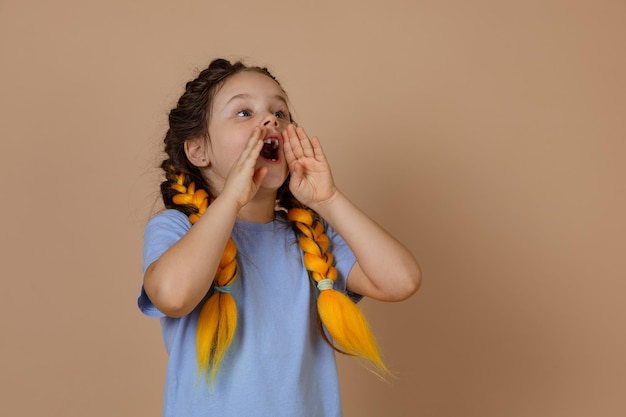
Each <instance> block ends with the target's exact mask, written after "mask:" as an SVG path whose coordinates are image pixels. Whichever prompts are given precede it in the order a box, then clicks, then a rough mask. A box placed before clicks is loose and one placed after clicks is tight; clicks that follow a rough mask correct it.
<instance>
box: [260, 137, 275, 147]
mask: <svg viewBox="0 0 626 417" xmlns="http://www.w3.org/2000/svg"><path fill="white" fill-rule="evenodd" d="M263 143H265V144H266V145H272V148H274V149H278V139H274V138H267V139H265V140H264V141H263Z"/></svg>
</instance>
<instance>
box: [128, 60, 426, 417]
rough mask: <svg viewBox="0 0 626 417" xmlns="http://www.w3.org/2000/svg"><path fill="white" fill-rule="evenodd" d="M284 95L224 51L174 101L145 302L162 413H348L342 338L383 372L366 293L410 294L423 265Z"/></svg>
mask: <svg viewBox="0 0 626 417" xmlns="http://www.w3.org/2000/svg"><path fill="white" fill-rule="evenodd" d="M288 102H289V101H288V98H287V94H286V93H285V91H284V90H283V89H282V88H281V86H280V84H279V83H278V81H277V80H276V79H275V78H274V77H273V76H272V75H271V74H270V73H269V72H268V70H267V69H266V68H259V67H247V66H245V65H244V64H242V63H240V62H236V63H234V64H231V63H230V62H228V61H226V60H223V59H217V60H215V61H213V62H212V63H211V64H210V65H209V67H208V68H207V69H205V70H204V71H202V72H201V73H200V74H199V76H198V78H196V79H195V80H193V81H190V82H188V83H187V85H186V90H185V92H184V94H183V95H182V96H181V97H180V99H179V101H178V103H177V106H176V107H175V108H174V109H173V110H172V111H171V112H170V116H169V130H168V131H167V134H166V136H165V140H164V142H165V152H166V153H167V158H166V159H165V160H164V161H163V163H162V165H161V167H162V168H163V170H164V171H165V178H166V179H165V181H164V182H163V183H162V184H161V192H162V196H163V201H164V203H165V208H166V210H165V211H163V212H162V213H160V214H158V215H156V216H155V217H154V218H152V219H151V220H150V222H149V223H148V225H147V226H146V230H145V247H144V281H143V287H142V291H141V294H140V296H139V300H138V302H139V307H140V309H141V311H142V312H143V313H145V314H147V315H148V316H152V317H160V319H161V324H162V328H163V338H164V340H165V345H166V349H167V352H168V354H169V360H168V366H167V377H166V383H165V398H164V410H163V415H164V416H185V417H194V416H220V417H225V416H238V417H241V416H245V417H247V416H272V417H277V416H286V417H293V416H320V417H329V416H340V415H341V404H340V398H339V387H338V377H337V369H336V365H335V357H334V350H338V351H342V352H344V353H348V354H350V355H355V356H358V357H361V358H363V359H364V360H365V361H366V362H367V363H369V364H370V365H371V368H372V369H373V371H374V372H375V373H378V374H380V375H383V376H384V374H385V373H386V372H387V369H386V367H385V365H384V364H383V362H382V361H381V359H380V356H379V353H378V350H377V348H376V345H375V343H374V340H373V338H372V337H371V334H370V332H369V329H368V327H367V324H366V322H365V321H364V319H363V317H362V315H361V314H360V312H359V310H358V307H356V304H355V302H356V301H358V300H359V299H360V298H361V297H362V296H368V297H371V298H374V299H377V300H383V301H399V300H403V299H405V298H407V297H409V296H411V295H412V294H413V293H415V291H417V289H418V287H419V284H420V270H419V266H418V264H417V262H416V261H415V259H414V258H413V256H412V255H411V254H410V253H409V251H408V250H407V249H406V248H405V247H404V246H403V245H402V244H400V243H399V242H398V241H397V240H396V239H394V238H393V237H392V236H390V235H389V234H388V233H387V232H386V231H384V230H383V229H382V228H381V227H380V226H378V225H377V224H376V223H375V222H373V221H372V220H371V219H370V218H368V217H367V216H366V215H365V214H364V213H363V212H362V211H361V210H360V209H358V208H357V207H356V206H355V205H354V204H352V203H351V202H350V200H348V199H347V198H346V196H345V195H344V194H342V193H341V191H339V190H338V189H337V187H336V186H335V183H334V182H333V178H332V175H331V171H330V168H329V165H328V163H327V161H326V157H325V156H324V153H323V151H322V148H321V145H320V141H319V140H318V139H317V138H316V137H311V138H310V137H309V136H308V135H307V134H306V132H305V131H304V129H303V128H302V127H296V126H295V124H294V121H293V120H292V118H291V115H290V112H289V106H288ZM346 294H347V296H346Z"/></svg>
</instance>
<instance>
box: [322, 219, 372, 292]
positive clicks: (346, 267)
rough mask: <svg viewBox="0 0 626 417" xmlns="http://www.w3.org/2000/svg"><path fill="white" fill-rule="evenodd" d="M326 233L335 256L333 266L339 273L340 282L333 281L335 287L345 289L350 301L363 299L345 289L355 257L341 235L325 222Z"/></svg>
mask: <svg viewBox="0 0 626 417" xmlns="http://www.w3.org/2000/svg"><path fill="white" fill-rule="evenodd" d="M326 235H327V236H328V239H329V240H330V242H331V248H330V250H331V253H332V254H333V257H334V258H335V268H337V272H338V273H339V274H338V275H339V276H338V279H341V282H336V283H335V285H336V289H340V290H342V291H345V293H346V295H348V297H350V298H351V299H352V301H354V302H355V303H358V302H359V301H361V299H363V296H362V295H361V294H357V293H354V292H351V291H348V290H347V289H346V286H347V279H348V274H349V273H350V270H352V267H353V266H354V264H355V263H356V257H355V256H354V253H353V252H352V249H350V247H349V246H348V244H347V243H346V241H345V240H344V239H343V238H342V237H341V235H339V233H337V232H336V231H335V229H333V228H332V227H330V225H328V224H326Z"/></svg>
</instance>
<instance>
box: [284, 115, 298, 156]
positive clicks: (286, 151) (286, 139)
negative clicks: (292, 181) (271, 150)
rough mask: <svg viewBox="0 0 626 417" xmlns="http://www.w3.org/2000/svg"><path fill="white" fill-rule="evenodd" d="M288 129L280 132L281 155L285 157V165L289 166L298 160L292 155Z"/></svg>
mask: <svg viewBox="0 0 626 417" xmlns="http://www.w3.org/2000/svg"><path fill="white" fill-rule="evenodd" d="M289 127H292V125H289V126H287V129H285V130H283V131H282V132H281V134H282V137H283V147H284V148H283V154H284V155H285V160H286V161H287V165H291V164H292V163H293V162H294V161H296V160H297V159H298V157H297V156H296V155H295V154H294V151H293V147H292V146H291V140H290V133H289Z"/></svg>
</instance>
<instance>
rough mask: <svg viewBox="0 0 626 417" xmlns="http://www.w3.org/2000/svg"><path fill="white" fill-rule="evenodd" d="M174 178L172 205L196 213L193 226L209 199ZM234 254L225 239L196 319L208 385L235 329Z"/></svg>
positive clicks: (201, 363) (231, 244) (179, 176)
mask: <svg viewBox="0 0 626 417" xmlns="http://www.w3.org/2000/svg"><path fill="white" fill-rule="evenodd" d="M175 177H176V184H173V185H172V189H174V190H176V191H178V192H179V193H180V194H176V195H174V197H173V198H172V201H173V202H174V204H177V205H182V206H184V205H186V206H192V207H195V208H197V209H198V212H197V213H194V214H191V215H189V221H190V222H191V224H194V223H196V222H197V221H198V219H200V216H202V215H203V214H204V212H205V211H206V208H207V207H208V205H209V196H208V194H207V192H206V191H205V190H203V189H198V190H196V189H195V183H193V182H192V183H191V184H189V185H188V186H185V185H184V183H185V174H182V173H181V174H176V175H175ZM236 254H237V246H236V245H235V242H234V241H233V240H232V239H228V242H226V247H225V248H224V253H223V254H222V258H221V260H220V263H219V266H218V268H217V271H216V273H215V278H214V279H213V290H214V292H213V294H212V295H211V296H210V297H209V299H208V300H207V301H206V302H205V303H204V305H203V306H202V309H201V310H200V315H199V317H198V325H197V330H196V351H197V358H198V372H201V373H204V374H205V375H206V376H207V377H208V375H209V369H210V370H211V372H210V375H211V384H212V383H213V382H214V381H215V376H216V375H217V371H218V369H219V367H220V364H221V362H222V359H223V357H224V354H225V353H226V351H227V350H228V348H229V347H230V344H231V343H232V341H233V338H234V337H235V330H236V329H237V305H236V304H235V299H234V298H233V296H232V295H231V294H230V285H231V284H232V283H233V282H234V281H235V279H236V278H237V262H236V260H235V255H236Z"/></svg>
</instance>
